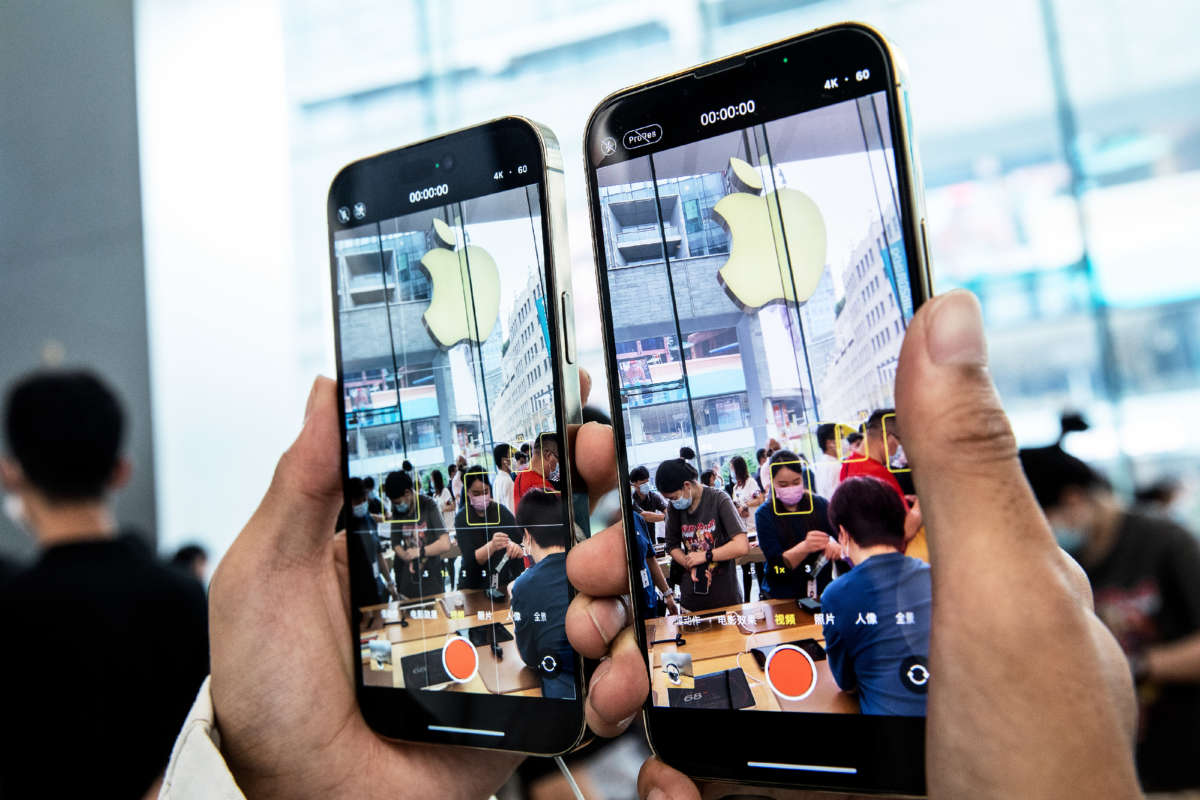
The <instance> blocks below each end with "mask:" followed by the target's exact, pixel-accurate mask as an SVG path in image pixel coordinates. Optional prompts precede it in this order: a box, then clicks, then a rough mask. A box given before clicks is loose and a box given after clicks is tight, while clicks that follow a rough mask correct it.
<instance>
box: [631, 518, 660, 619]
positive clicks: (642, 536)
mask: <svg viewBox="0 0 1200 800" xmlns="http://www.w3.org/2000/svg"><path fill="white" fill-rule="evenodd" d="M633 535H634V539H635V541H636V542H637V546H636V547H635V548H634V554H635V556H636V561H635V562H634V582H633V591H634V596H635V597H638V598H639V601H640V600H641V598H643V597H644V598H645V603H646V607H645V608H643V609H641V611H642V614H643V615H644V616H654V612H655V609H657V608H658V592H656V591H654V578H653V576H651V575H650V567H649V566H647V564H646V559H647V558H654V546H653V545H652V544H650V537H649V536H648V535H647V533H646V521H645V520H644V519H642V515H641V514H634V515H633ZM639 587H640V589H641V592H640V593H639V592H638V589H639Z"/></svg>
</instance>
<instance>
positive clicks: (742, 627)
mask: <svg viewBox="0 0 1200 800" xmlns="http://www.w3.org/2000/svg"><path fill="white" fill-rule="evenodd" d="M585 167H586V172H587V175H588V182H589V200H590V209H591V221H592V235H593V240H594V243H595V252H596V258H597V279H598V283H599V296H600V300H601V304H602V308H601V314H600V318H601V320H602V321H603V326H604V340H605V350H606V353H605V355H606V358H607V366H608V374H609V392H610V400H611V403H612V408H613V409H614V414H613V425H614V430H615V436H616V440H617V445H618V446H617V454H618V461H619V470H620V474H621V476H622V480H623V485H622V503H623V509H624V514H625V521H626V526H625V527H626V530H627V531H632V530H633V525H632V519H631V514H632V512H633V506H632V503H631V497H630V486H629V483H628V476H629V473H630V470H633V469H635V468H639V467H644V468H646V470H648V471H649V473H650V475H651V483H652V484H653V485H654V487H655V489H656V491H655V492H652V493H651V494H650V495H649V497H650V498H655V497H657V498H659V501H658V502H659V503H660V504H661V506H662V508H663V510H664V511H665V513H666V514H667V520H666V524H665V535H666V547H667V553H666V554H665V555H664V556H663V557H662V559H661V563H662V565H663V572H664V573H668V572H669V570H668V567H671V566H674V565H673V564H672V563H671V561H672V559H674V560H675V562H676V563H677V564H679V565H681V566H682V564H683V561H682V558H683V554H684V553H687V552H690V551H692V550H695V549H697V548H699V549H700V550H714V551H718V552H719V553H721V554H724V555H721V556H716V557H715V558H714V565H715V566H714V567H713V568H712V569H711V571H705V572H704V576H703V578H700V577H699V576H697V581H698V582H699V584H700V585H696V584H695V583H693V579H692V578H691V576H690V571H689V570H686V569H676V570H675V576H676V578H677V579H678V589H679V592H680V599H681V605H682V606H683V608H684V611H683V613H682V615H681V616H676V617H662V618H646V617H644V616H643V617H640V618H639V619H638V620H637V623H638V624H637V625H636V626H635V627H636V628H637V632H638V638H639V642H640V644H641V647H642V649H643V653H644V655H645V657H646V659H647V664H648V667H649V670H650V674H651V687H652V691H651V696H650V698H649V700H648V701H647V705H646V707H645V712H644V713H645V722H646V730H647V732H648V735H649V739H650V744H651V746H652V747H653V749H654V751H655V753H656V754H657V755H658V756H659V757H660V758H662V759H663V760H664V761H665V762H666V763H668V764H671V765H672V766H674V767H676V768H678V769H680V770H682V771H684V772H686V773H688V774H690V775H693V776H696V777H699V778H710V779H721V780H733V781H743V782H748V783H759V784H768V785H782V786H796V787H801V786H803V787H812V788H819V789H829V790H840V791H849V792H877V793H882V792H886V793H894V794H922V793H923V792H924V752H923V747H924V744H923V743H924V714H925V696H926V691H927V688H928V686H927V685H928V681H929V679H930V676H929V671H928V666H927V663H926V662H927V656H928V652H929V624H930V597H929V591H930V590H929V587H930V582H929V572H928V564H927V563H926V560H923V558H926V557H925V553H926V552H927V551H926V550H925V548H924V537H923V533H921V532H919V531H918V533H917V534H916V537H915V538H911V537H909V534H908V532H907V531H906V530H905V528H904V526H903V525H902V524H900V521H903V520H906V519H910V517H909V516H908V514H909V505H910V503H911V489H910V490H909V495H908V496H906V494H905V492H904V490H903V489H902V487H901V482H902V480H903V481H906V480H907V477H908V476H905V475H902V474H901V473H903V472H906V471H907V466H906V464H905V463H904V459H903V457H902V433H903V429H902V421H901V420H897V419H896V416H895V412H894V408H893V406H894V380H895V372H896V364H897V360H898V356H899V352H900V344H901V341H902V340H903V337H904V332H905V330H906V328H907V327H908V325H909V322H910V320H911V319H912V316H913V313H914V311H915V310H916V308H917V307H919V306H920V305H921V303H922V302H923V301H924V300H925V299H926V298H927V297H929V295H930V291H931V289H930V278H929V271H928V256H927V253H926V245H925V239H924V227H925V226H924V221H923V212H922V207H923V201H922V197H921V183H920V176H919V172H918V166H917V158H916V153H915V150H914V145H913V136H912V131H911V126H910V121H909V115H908V97H907V90H906V85H905V81H904V76H903V73H902V72H901V67H900V64H899V60H898V57H897V56H896V54H895V53H894V52H893V51H892V49H891V48H890V47H889V45H888V44H887V42H886V41H885V40H884V39H883V37H882V36H881V35H880V34H878V33H877V32H875V31H874V30H872V29H870V28H868V27H865V26H863V25H858V24H841V25H836V26H833V27H830V28H826V29H823V30H818V31H815V32H812V33H807V34H804V35H801V36H796V37H794V38H790V39H786V40H784V41H780V42H776V43H774V44H769V45H766V46H764V47H760V48H758V49H755V50H750V51H747V52H744V53H739V54H737V55H734V56H731V57H728V58H723V59H720V60H718V61H713V62H710V63H707V64H703V65H700V66H697V67H694V68H691V69H687V70H684V71H682V72H680V73H677V74H674V75H670V76H667V77H663V78H658V79H655V80H651V81H649V82H647V83H644V84H641V85H638V86H634V87H631V88H628V89H624V90H622V91H619V92H617V93H616V94H613V95H611V96H610V97H608V98H607V99H605V100H604V101H603V102H602V103H601V104H600V105H599V106H598V107H597V109H596V110H595V111H594V112H593V114H592V117H591V119H590V121H589V123H588V126H587V132H586V146H585ZM852 436H857V437H859V438H861V439H862V441H863V444H859V443H858V442H859V438H852ZM852 441H853V442H854V443H855V444H854V445H853V449H852V447H851V442H852ZM689 449H690V450H691V451H694V453H689V452H687V451H688V450H689ZM681 450H682V452H681ZM685 457H686V461H685V460H684V459H685ZM710 469H716V470H717V473H718V479H717V480H716V481H714V482H713V483H714V485H713V486H704V485H702V484H701V483H699V480H698V478H697V477H696V473H697V471H699V470H703V471H708V470H710ZM639 473H640V471H639ZM898 476H899V477H898ZM760 481H761V488H762V490H764V491H765V502H763V503H762V505H760V506H758V507H757V509H755V511H754V513H753V514H752V515H751V516H749V517H746V518H743V517H742V516H741V515H740V514H738V513H737V511H736V509H735V507H734V505H733V500H732V499H731V498H730V497H729V495H727V494H725V491H724V488H723V487H724V485H725V484H726V482H731V483H733V484H734V489H733V492H732V493H733V495H734V497H739V498H740V497H750V496H754V494H755V493H756V492H758V491H759V490H760V486H759V485H758V484H759V482H760ZM776 483H777V484H778V486H775V485H774V484H776ZM880 487H883V488H882V489H880ZM881 492H883V494H881ZM685 495H686V496H687V497H689V498H691V499H692V501H693V502H692V504H691V505H689V506H687V507H686V509H685V510H683V511H681V510H679V509H677V508H675V507H674V503H673V502H667V501H675V502H678V501H679V499H680V498H681V497H683V496H685ZM839 504H840V505H839ZM839 508H842V513H840V514H839V515H838V516H839V520H838V521H839V523H840V525H834V524H831V516H832V513H831V512H836V511H838V509H839ZM846 509H851V511H853V513H851V512H850V511H846ZM911 519H914V520H915V519H916V517H915V516H914V517H912V518H911ZM864 526H865V527H864ZM842 528H848V529H850V530H849V537H847V535H846V534H844V533H842V530H841V529H842ZM812 531H820V532H822V533H823V534H826V535H828V536H829V539H828V540H821V541H822V542H824V541H833V542H839V543H842V542H844V543H845V545H846V547H847V550H846V553H847V557H850V556H857V561H855V560H854V559H853V558H851V561H854V566H853V568H852V569H841V570H838V571H837V572H836V573H835V572H833V571H829V572H830V574H829V575H825V573H822V575H825V577H824V578H820V579H818V580H817V581H816V582H817V583H818V584H819V586H817V587H815V588H816V589H819V591H814V587H813V586H812V584H813V582H814V577H813V575H811V574H807V573H805V571H804V570H803V569H802V566H803V564H802V563H800V564H797V563H795V560H793V561H792V562H789V561H788V560H787V559H784V558H782V556H781V553H782V552H783V551H784V550H787V549H789V548H791V547H794V546H795V545H796V544H797V543H801V542H803V541H804V540H805V539H806V537H807V536H808V535H810V532H812ZM872 531H874V533H872ZM872 536H876V538H875V539H872V538H871V537H872ZM743 542H744V543H745V544H742V543H743ZM860 542H861V543H863V544H862V545H861V546H859V543H860ZM872 542H874V543H875V544H879V543H882V544H884V545H886V548H887V552H886V553H884V552H882V551H879V554H873V553H875V552H876V551H872V550H871V547H870V546H869V545H871V543H872ZM730 543H732V545H731V546H726V545H730ZM822 546H825V545H823V544H822ZM629 551H630V553H633V554H635V555H637V549H636V547H634V546H633V544H632V542H631V543H630V548H629ZM868 551H870V552H868ZM731 553H732V554H733V555H732V556H729V557H726V555H728V554H731ZM822 557H824V556H822ZM634 560H636V558H635V559H634ZM839 563H844V562H839ZM630 566H631V574H636V571H635V570H633V568H634V567H635V566H636V565H635V564H633V563H632V562H631V565H630ZM743 569H746V573H745V575H744V576H743ZM751 570H754V572H753V573H752V572H751ZM632 590H636V587H631V591H632ZM814 593H815V594H817V595H818V597H817V598H814V600H815V602H810V603H808V604H805V603H803V602H798V601H802V600H803V599H804V598H806V597H807V596H809V595H810V594H814ZM714 612H715V613H716V617H715V619H716V624H715V625H713V626H711V627H710V628H708V629H696V630H692V629H691V628H689V627H688V624H689V622H691V621H694V620H695V619H697V618H698V617H699V616H700V615H701V614H702V615H703V616H704V617H705V618H708V615H710V614H712V613H714ZM796 642H802V643H811V645H809V646H807V647H802V646H798V645H797V644H796ZM812 645H815V647H813V646H812ZM813 652H819V653H826V654H827V657H826V658H821V659H817V658H814V657H813V655H812V653H813ZM751 653H753V654H755V655H754V656H750V655H749V654H751ZM685 654H690V656H691V658H690V660H689V661H688V663H689V664H690V666H691V672H690V674H692V675H695V676H696V677H695V683H696V685H699V684H700V682H701V676H705V675H716V674H718V673H724V674H725V678H724V680H726V682H727V684H728V685H729V686H735V685H736V686H741V685H742V683H743V681H742V679H741V676H738V675H736V673H739V672H740V673H743V675H744V677H745V678H746V679H747V680H746V681H745V683H746V684H747V685H748V686H749V687H750V691H751V694H752V699H753V702H750V703H748V704H742V703H736V702H732V701H730V702H729V703H726V704H724V705H722V704H721V703H712V704H708V703H699V704H698V705H697V707H691V708H688V707H683V706H685V705H686V703H684V704H682V705H681V703H680V701H679V698H680V697H683V698H684V699H685V700H686V697H684V695H683V694H681V693H680V692H679V691H678V690H677V687H676V685H675V684H673V683H671V681H670V677H671V676H670V674H668V673H669V670H668V669H667V667H670V668H671V669H672V670H673V669H676V667H675V666H674V665H677V664H678V663H680V660H679V657H680V656H681V655H685ZM759 658H761V660H762V665H761V666H760V665H759V663H758V659H759ZM714 680H715V679H714ZM722 702H723V701H722ZM699 706H707V707H699Z"/></svg>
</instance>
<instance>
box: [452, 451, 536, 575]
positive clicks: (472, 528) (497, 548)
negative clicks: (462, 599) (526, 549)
mask: <svg viewBox="0 0 1200 800" xmlns="http://www.w3.org/2000/svg"><path fill="white" fill-rule="evenodd" d="M463 493H464V494H465V495H466V499H467V502H466V503H464V504H463V507H462V509H461V510H460V511H459V512H458V516H456V517H455V518H454V531H455V533H454V536H455V538H457V539H458V549H459V550H461V551H462V569H461V571H460V572H459V576H458V588H459V589H488V588H491V587H492V584H493V583H495V588H497V589H499V590H500V591H504V590H505V589H506V588H508V584H509V583H511V582H512V581H513V579H514V578H516V577H517V576H518V575H520V574H521V572H522V571H524V569H525V559H524V553H523V552H522V550H521V545H520V544H519V542H520V540H521V538H522V536H523V535H524V534H523V532H521V530H520V529H519V528H518V527H517V521H516V519H515V518H514V517H513V515H512V512H511V511H509V510H508V509H507V508H505V507H504V506H502V505H500V504H499V503H497V502H496V501H495V500H493V499H492V487H491V484H490V482H489V481H488V476H487V473H486V472H484V470H483V467H480V466H474V467H467V471H466V474H465V476H464V477H463ZM497 570H498V571H499V575H498V576H497Z"/></svg>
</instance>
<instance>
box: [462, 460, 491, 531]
mask: <svg viewBox="0 0 1200 800" xmlns="http://www.w3.org/2000/svg"><path fill="white" fill-rule="evenodd" d="M467 475H482V476H483V479H484V480H485V481H486V480H487V477H488V475H487V472H485V471H484V470H481V469H473V470H471V471H470V472H467V473H465V474H464V475H463V494H466V492H467ZM488 493H489V494H490V493H491V481H488ZM494 499H495V498H493V500H494ZM468 505H470V501H468ZM491 505H493V506H495V507H496V521H495V522H493V521H492V520H490V519H487V517H484V520H483V522H471V509H470V508H468V509H467V513H466V514H465V515H464V516H465V517H466V518H467V526H468V527H471V528H486V527H488V526H489V525H499V524H500V504H499V503H496V502H493V503H492V504H491Z"/></svg>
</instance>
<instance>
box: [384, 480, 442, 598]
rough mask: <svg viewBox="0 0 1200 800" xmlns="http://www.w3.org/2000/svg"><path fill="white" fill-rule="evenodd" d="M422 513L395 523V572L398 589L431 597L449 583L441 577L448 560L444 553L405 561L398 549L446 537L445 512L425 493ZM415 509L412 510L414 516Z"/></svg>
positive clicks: (393, 533) (393, 530)
mask: <svg viewBox="0 0 1200 800" xmlns="http://www.w3.org/2000/svg"><path fill="white" fill-rule="evenodd" d="M419 497H420V500H418V501H417V502H418V504H419V509H420V511H419V515H418V516H417V517H416V520H415V521H414V522H396V521H393V522H392V549H393V550H394V551H397V555H396V558H395V561H393V562H392V571H393V572H395V573H396V588H398V589H399V590H400V594H402V595H404V596H405V597H409V598H416V597H428V596H429V595H433V594H442V593H443V592H445V591H446V585H445V582H444V580H443V579H442V569H443V568H444V567H445V559H444V558H442V557H441V556H429V557H426V558H414V559H413V560H412V561H408V562H405V561H404V560H403V559H402V558H400V556H399V554H398V551H399V550H400V549H401V548H405V547H420V546H421V545H424V546H425V547H429V546H430V545H431V544H433V543H434V542H436V541H437V540H438V539H440V538H442V537H443V536H448V535H449V534H448V533H447V531H446V526H445V522H444V521H443V519H442V512H441V511H439V510H438V507H437V503H435V502H434V501H433V500H432V499H430V498H428V497H426V496H425V495H419ZM412 512H413V510H412V509H409V512H408V513H409V515H410V518H411V515H412Z"/></svg>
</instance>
